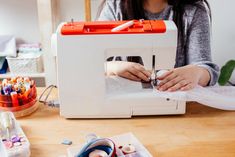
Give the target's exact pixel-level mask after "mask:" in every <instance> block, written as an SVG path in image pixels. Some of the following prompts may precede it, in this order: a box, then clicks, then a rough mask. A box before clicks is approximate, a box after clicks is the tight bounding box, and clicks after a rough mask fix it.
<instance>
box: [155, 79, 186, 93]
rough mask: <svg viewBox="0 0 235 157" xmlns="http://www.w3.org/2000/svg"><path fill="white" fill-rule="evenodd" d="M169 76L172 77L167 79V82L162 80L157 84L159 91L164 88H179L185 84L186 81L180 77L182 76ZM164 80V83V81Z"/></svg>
mask: <svg viewBox="0 0 235 157" xmlns="http://www.w3.org/2000/svg"><path fill="white" fill-rule="evenodd" d="M170 78H172V79H171V80H169V81H168V82H166V81H164V82H163V81H162V82H161V83H160V84H159V86H158V89H159V90H160V91H165V90H169V89H171V88H172V90H174V89H176V90H177V89H179V88H180V87H182V86H185V85H186V83H187V82H186V81H185V80H183V79H182V77H179V76H171V77H170ZM165 82H166V83H165Z"/></svg>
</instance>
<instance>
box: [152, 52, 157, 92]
mask: <svg viewBox="0 0 235 157" xmlns="http://www.w3.org/2000/svg"><path fill="white" fill-rule="evenodd" d="M155 64H156V61H155V55H153V58H152V74H151V84H152V86H153V88H154V87H155V86H156V85H157V83H156V70H155Z"/></svg>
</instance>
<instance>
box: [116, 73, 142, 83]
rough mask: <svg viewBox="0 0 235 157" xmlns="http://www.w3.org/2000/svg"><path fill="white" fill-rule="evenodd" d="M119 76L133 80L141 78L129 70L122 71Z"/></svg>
mask: <svg viewBox="0 0 235 157" xmlns="http://www.w3.org/2000/svg"><path fill="white" fill-rule="evenodd" d="M120 76H121V77H124V78H127V79H130V80H133V81H140V80H141V79H140V78H138V77H136V76H135V75H133V74H132V73H130V72H128V71H127V72H124V73H122V74H121V75H120Z"/></svg>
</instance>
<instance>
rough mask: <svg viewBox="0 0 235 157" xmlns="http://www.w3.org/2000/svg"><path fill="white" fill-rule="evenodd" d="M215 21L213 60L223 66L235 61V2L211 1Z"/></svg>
mask: <svg viewBox="0 0 235 157" xmlns="http://www.w3.org/2000/svg"><path fill="white" fill-rule="evenodd" d="M209 2H210V4H211V8H212V18H213V19H212V20H213V28H212V30H213V32H212V33H213V42H212V46H213V51H212V54H213V59H214V61H215V62H216V63H217V64H218V65H223V64H225V62H226V61H227V60H229V59H231V58H233V59H235V17H234V15H235V9H234V6H235V1H234V0H225V1H223V0H209Z"/></svg>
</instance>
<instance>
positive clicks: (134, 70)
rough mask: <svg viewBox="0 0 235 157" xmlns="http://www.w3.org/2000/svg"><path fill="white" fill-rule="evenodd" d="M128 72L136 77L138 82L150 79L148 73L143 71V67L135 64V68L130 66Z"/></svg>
mask: <svg viewBox="0 0 235 157" xmlns="http://www.w3.org/2000/svg"><path fill="white" fill-rule="evenodd" d="M129 72H130V73H131V74H132V75H135V76H136V77H138V78H139V79H140V80H144V81H149V77H150V75H151V74H150V73H149V72H148V71H147V70H145V69H144V67H143V66H142V65H138V64H136V65H135V66H132V67H131V68H130V69H129Z"/></svg>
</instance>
